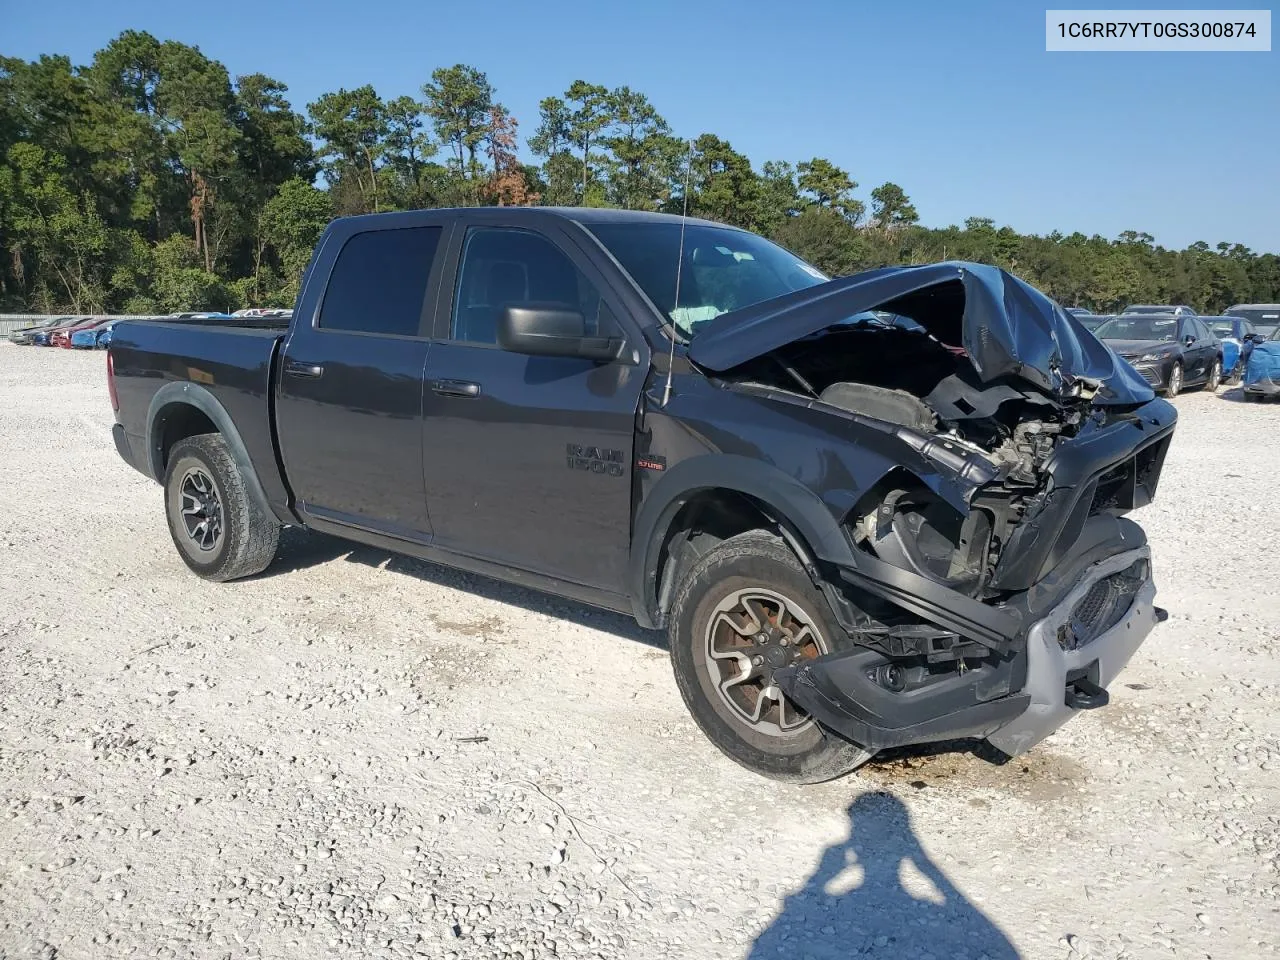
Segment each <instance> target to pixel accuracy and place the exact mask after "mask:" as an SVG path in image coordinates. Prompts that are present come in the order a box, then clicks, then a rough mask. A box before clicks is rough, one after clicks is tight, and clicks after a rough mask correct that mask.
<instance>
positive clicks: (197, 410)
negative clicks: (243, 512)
mask: <svg viewBox="0 0 1280 960" xmlns="http://www.w3.org/2000/svg"><path fill="white" fill-rule="evenodd" d="M146 422H147V434H146V436H147V469H148V472H149V473H150V475H151V477H152V478H153V479H154V480H155V481H156V482H157V483H163V482H164V473H165V468H166V467H167V466H168V459H169V451H170V450H172V449H173V446H174V444H176V443H178V442H179V441H180V440H185V439H187V438H188V437H193V436H196V435H198V434H202V433H217V434H219V435H220V436H221V437H222V439H223V440H224V441H225V442H226V444H227V447H228V449H229V450H230V451H231V457H232V459H233V460H235V463H236V468H237V469H238V470H239V471H240V476H241V477H243V478H244V486H245V490H246V491H247V492H248V494H249V496H251V497H253V498H254V500H255V501H256V502H257V504H258V506H259V507H261V508H262V509H263V510H265V511H266V512H267V514H268V515H270V516H274V515H275V511H274V510H272V509H271V504H270V502H269V501H268V500H267V495H266V492H265V491H264V490H263V489H262V483H261V481H259V479H258V473H257V470H255V469H254V466H253V460H252V458H251V457H250V456H249V451H248V450H247V449H246V448H245V445H244V441H243V440H242V439H241V438H240V432H239V431H238V430H237V429H236V426H235V423H234V421H232V419H231V415H230V414H229V413H227V411H226V408H225V407H223V406H222V404H221V403H219V402H218V399H217V397H215V396H214V395H213V394H212V393H210V392H209V391H208V390H206V389H205V388H204V387H202V386H200V385H199V384H195V383H189V382H186V381H182V382H176V381H175V382H172V383H167V384H165V385H164V386H163V387H161V388H160V389H159V390H157V391H156V394H155V396H154V397H152V398H151V404H150V406H149V407H148V408H147V421H146Z"/></svg>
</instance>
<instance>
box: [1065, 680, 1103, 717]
mask: <svg viewBox="0 0 1280 960" xmlns="http://www.w3.org/2000/svg"><path fill="white" fill-rule="evenodd" d="M1110 702H1111V694H1109V693H1107V691H1106V690H1104V689H1103V688H1102V687H1100V686H1098V685H1097V684H1096V683H1094V682H1093V681H1092V680H1090V679H1089V678H1088V677H1080V678H1079V679H1076V680H1072V681H1071V682H1070V683H1068V684H1067V706H1068V707H1070V708H1071V709H1072V710H1096V709H1098V707H1105V706H1106V705H1107V704H1108V703H1110Z"/></svg>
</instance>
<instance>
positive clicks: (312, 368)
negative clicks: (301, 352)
mask: <svg viewBox="0 0 1280 960" xmlns="http://www.w3.org/2000/svg"><path fill="white" fill-rule="evenodd" d="M284 372H285V373H287V374H288V375H289V376H291V377H306V378H309V379H312V380H315V379H317V378H319V377H321V376H323V374H324V367H322V366H320V364H318V363H303V362H302V361H301V360H286V361H285V362H284Z"/></svg>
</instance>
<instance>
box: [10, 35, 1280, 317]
mask: <svg viewBox="0 0 1280 960" xmlns="http://www.w3.org/2000/svg"><path fill="white" fill-rule="evenodd" d="M287 93H288V87H287V86H286V85H285V84H284V83H283V82H281V81H279V80H276V79H274V78H272V77H270V76H267V75H266V74H262V73H253V74H247V75H244V76H238V77H235V78H232V77H231V76H230V75H229V74H228V72H227V69H226V67H225V66H223V65H222V64H221V63H219V62H218V61H216V60H211V59H210V58H208V57H207V56H205V55H204V54H203V53H201V52H200V50H199V49H198V48H197V47H195V46H190V45H187V44H184V43H180V42H177V41H173V40H166V41H160V40H157V39H156V38H155V37H153V36H151V35H150V34H147V33H143V32H138V31H126V32H124V33H122V34H121V35H120V36H118V37H116V38H115V39H114V40H112V41H111V42H110V43H109V44H107V45H106V46H105V47H104V48H103V49H101V50H99V51H98V52H97V53H95V54H94V56H93V60H92V62H91V63H90V64H88V65H87V66H77V65H73V64H72V62H71V60H70V59H69V58H68V57H66V56H61V55H43V56H41V57H39V58H38V59H37V60H35V61H30V62H29V61H24V60H22V59H20V58H14V57H5V56H0V311H4V312H9V311H23V312H25V311H34V312H43V313H57V312H74V313H100V312H130V313H153V312H167V311H174V310H183V309H232V308H235V307H239V306H249V305H252V306H289V305H291V304H292V302H293V297H294V295H295V294H296V292H297V287H298V281H299V278H300V276H301V273H302V271H303V269H304V267H305V266H306V263H307V260H308V258H309V256H310V254H311V250H312V247H313V245H314V244H315V241H316V239H317V238H318V237H319V235H320V232H321V231H322V230H323V228H324V226H325V224H326V223H327V222H328V221H329V220H330V219H332V218H333V217H335V216H345V215H349V214H356V213H366V212H376V211H385V210H405V209H415V208H423V207H437V206H465V205H477V204H499V205H519V204H539V203H541V204H556V205H562V206H577V205H585V206H612V207H624V208H627V209H636V210H663V211H668V212H676V213H678V212H680V210H681V209H682V208H683V207H684V200H685V193H686V183H687V192H688V209H689V212H690V213H691V214H693V215H696V216H702V217H708V218H711V219H714V220H720V221H724V222H727V223H732V224H736V225H739V226H742V227H746V228H749V229H752V230H756V231H758V232H760V233H762V234H764V235H766V236H768V237H770V238H772V239H774V240H776V241H777V242H779V243H781V244H782V245H784V246H786V247H788V248H790V249H791V250H793V251H795V252H796V253H797V254H799V255H800V256H802V257H804V258H805V259H807V260H809V261H810V262H812V263H814V264H815V265H817V266H818V267H820V268H822V269H823V270H825V271H827V272H828V273H830V274H832V275H843V274H849V273H855V272H857V271H859V270H865V269H869V268H873V267H879V266H885V265H889V264H912V263H926V262H930V261H934V260H939V259H948V258H951V259H964V260H976V261H980V262H984V263H992V264H996V265H998V266H1001V267H1004V268H1006V269H1008V270H1011V271H1013V272H1015V273H1017V274H1018V275H1019V276H1021V277H1023V278H1025V279H1026V280H1028V281H1029V282H1031V283H1033V284H1035V285H1036V286H1038V287H1040V288H1041V289H1043V290H1045V291H1046V292H1047V293H1049V294H1050V295H1051V296H1053V297H1055V298H1057V299H1058V300H1059V301H1061V302H1062V303H1064V304H1066V305H1081V306H1086V307H1090V308H1092V309H1095V310H1097V311H1100V312H1101V311H1107V310H1112V309H1116V308H1118V307H1121V306H1123V305H1124V304H1127V303H1132V302H1168V303H1187V304H1190V305H1192V306H1194V307H1196V308H1198V309H1200V310H1202V311H1205V312H1219V311H1221V310H1222V309H1223V308H1225V307H1226V306H1228V305H1230V304H1232V303H1236V302H1242V301H1250V302H1253V301H1267V302H1271V301H1278V300H1280V258H1278V257H1277V256H1276V255H1275V254H1273V253H1262V254H1259V253H1255V252H1254V251H1252V250H1250V249H1249V248H1247V247H1245V246H1243V245H1241V244H1229V243H1219V244H1217V245H1216V247H1210V246H1209V245H1208V244H1207V243H1196V244H1193V245H1191V246H1190V247H1188V248H1186V249H1185V250H1169V249H1166V248H1164V247H1162V246H1160V245H1158V244H1156V243H1155V240H1154V238H1153V237H1152V236H1151V235H1149V234H1147V233H1144V232H1141V231H1136V230H1134V231H1126V232H1124V233H1122V234H1121V235H1120V236H1119V237H1117V238H1114V239H1105V238H1103V237H1100V236H1097V235H1094V236H1085V235H1084V234H1082V233H1072V234H1069V235H1064V234H1062V233H1058V232H1054V233H1051V234H1048V235H1046V236H1039V235H1034V234H1020V233H1018V232H1017V231H1015V230H1013V229H1012V228H1011V227H1008V226H999V227H997V226H996V224H995V223H994V222H993V221H992V220H991V219H989V218H984V217H971V218H969V219H968V220H966V221H965V222H964V224H963V225H961V226H948V227H944V228H928V227H923V226H921V225H920V224H919V215H918V214H917V212H916V209H915V206H914V205H913V204H912V202H911V199H910V197H909V196H908V195H907V193H906V191H905V190H904V189H903V188H902V187H901V186H899V185H897V184H894V183H884V184H881V185H879V186H877V187H875V188H874V189H871V190H870V191H868V192H867V194H866V195H865V197H866V199H865V200H863V199H861V198H860V193H859V190H860V188H859V184H858V183H857V182H856V181H855V180H854V179H853V177H852V175H851V173H850V172H849V171H847V170H845V169H842V168H841V167H839V166H838V165H837V164H836V163H834V162H833V161H831V160H830V159H826V158H823V157H813V158H811V159H807V160H800V161H798V162H797V161H794V160H769V161H766V162H764V163H763V164H762V166H760V168H759V169H757V168H756V167H754V166H753V165H752V163H751V161H750V160H749V159H748V158H747V157H746V156H744V155H743V154H742V153H740V152H738V151H737V150H734V149H733V146H732V145H731V144H730V143H729V142H728V141H726V140H724V139H722V138H721V137H719V136H717V135H715V134H713V133H701V134H699V135H697V136H695V137H692V138H689V137H688V136H686V135H685V134H686V133H687V132H681V134H680V135H677V134H676V132H674V131H673V130H672V129H671V127H670V125H669V124H668V123H667V121H666V120H665V119H664V118H663V117H662V115H661V114H660V113H659V112H658V110H657V108H656V107H655V106H654V104H652V103H651V102H650V101H649V99H648V97H646V96H645V95H644V94H643V93H641V92H640V91H637V90H633V89H631V88H630V87H626V86H623V87H617V88H613V89H610V88H608V87H606V86H602V85H599V84H592V83H587V82H585V81H576V82H574V83H573V84H571V85H570V86H569V88H568V89H567V90H565V91H563V93H562V94H560V95H558V96H549V97H546V98H545V99H544V100H542V101H541V103H540V104H539V107H538V116H537V118H536V119H535V120H533V121H531V122H532V123H533V130H532V133H531V134H530V135H529V136H528V138H527V146H528V152H529V153H530V154H532V155H533V156H534V157H536V158H537V163H533V164H529V163H524V162H522V161H521V159H520V155H519V153H520V151H519V124H518V123H517V120H516V118H515V117H514V116H512V115H511V112H510V111H509V110H508V109H507V108H506V107H505V106H504V105H503V104H502V103H501V102H500V101H499V100H498V95H497V91H496V90H495V89H494V88H493V85H492V84H491V83H490V81H489V79H488V77H487V76H486V75H485V74H484V72H483V71H481V70H479V69H477V68H475V67H473V66H468V65H466V64H457V65H455V66H451V67H441V68H439V69H436V70H434V71H433V72H432V73H431V75H430V77H429V78H428V79H427V80H426V81H425V82H424V83H423V85H422V87H421V89H420V90H419V91H418V94H417V95H416V96H399V97H395V98H392V99H386V98H384V97H382V96H380V95H379V94H378V92H377V91H376V90H375V89H374V88H373V87H372V86H370V85H367V84H366V85H365V86H361V87H357V88H356V89H353V90H347V89H339V90H337V91H334V92H331V93H325V94H323V95H322V96H320V97H318V98H317V99H316V100H315V101H314V102H312V103H309V104H307V105H306V108H305V113H302V112H299V111H298V110H296V109H295V108H294V107H293V105H292V104H291V103H290V101H289V99H288V97H287ZM321 182H322V183H323V186H318V185H317V184H318V183H321Z"/></svg>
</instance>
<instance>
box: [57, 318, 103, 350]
mask: <svg viewBox="0 0 1280 960" xmlns="http://www.w3.org/2000/svg"><path fill="white" fill-rule="evenodd" d="M102 322H103V318H102V317H86V318H85V319H84V320H81V321H80V322H79V323H73V324H71V325H70V326H68V327H59V328H58V329H57V330H55V331H53V335H52V336H51V337H50V338H49V346H51V347H62V348H63V349H64V350H70V349H71V336H72V334H74V333H75V332H76V331H77V330H87V329H89V328H90V327H96V326H97V325H98V324H100V323H102Z"/></svg>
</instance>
